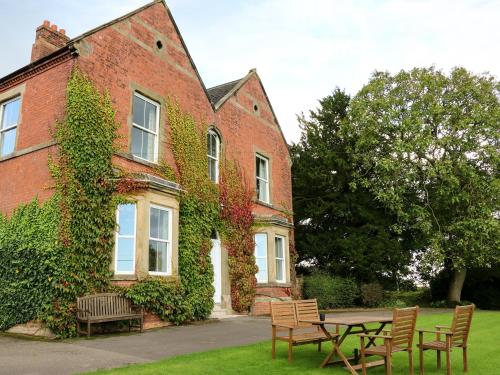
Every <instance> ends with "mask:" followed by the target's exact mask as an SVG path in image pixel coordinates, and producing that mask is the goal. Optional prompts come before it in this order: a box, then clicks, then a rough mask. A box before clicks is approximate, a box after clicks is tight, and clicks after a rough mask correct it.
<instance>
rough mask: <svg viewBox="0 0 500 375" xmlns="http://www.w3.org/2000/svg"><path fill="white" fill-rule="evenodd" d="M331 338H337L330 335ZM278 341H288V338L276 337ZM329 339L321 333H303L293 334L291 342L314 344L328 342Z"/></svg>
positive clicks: (332, 334)
mask: <svg viewBox="0 0 500 375" xmlns="http://www.w3.org/2000/svg"><path fill="white" fill-rule="evenodd" d="M331 336H332V337H336V336H338V334H336V333H331ZM276 338H277V339H278V340H284V341H288V336H278V337H276ZM329 340H330V339H329V338H328V337H326V336H325V334H324V333H323V332H319V331H318V332H303V333H294V334H293V336H292V341H293V342H294V343H306V342H314V341H329Z"/></svg>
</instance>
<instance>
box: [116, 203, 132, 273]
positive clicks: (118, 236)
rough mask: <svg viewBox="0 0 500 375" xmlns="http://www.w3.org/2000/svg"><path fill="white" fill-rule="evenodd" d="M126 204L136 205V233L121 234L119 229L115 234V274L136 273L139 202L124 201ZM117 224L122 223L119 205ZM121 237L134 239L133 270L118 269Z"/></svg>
mask: <svg viewBox="0 0 500 375" xmlns="http://www.w3.org/2000/svg"><path fill="white" fill-rule="evenodd" d="M124 204H133V205H134V234H133V235H132V236H131V235H120V230H119V229H118V230H117V231H116V234H115V270H114V273H115V275H135V260H136V254H137V249H136V247H137V245H136V242H137V203H136V202H130V203H124ZM116 224H117V225H120V210H119V207H117V208H116ZM119 238H129V239H130V238H132V239H133V240H134V241H133V243H134V251H133V254H134V256H133V259H134V261H133V262H132V271H118V239H119Z"/></svg>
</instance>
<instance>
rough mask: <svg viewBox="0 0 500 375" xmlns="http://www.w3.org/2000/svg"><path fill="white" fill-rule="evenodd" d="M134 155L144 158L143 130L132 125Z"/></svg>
mask: <svg viewBox="0 0 500 375" xmlns="http://www.w3.org/2000/svg"><path fill="white" fill-rule="evenodd" d="M132 155H135V156H140V157H141V158H142V130H140V129H138V128H136V127H135V126H133V127H132Z"/></svg>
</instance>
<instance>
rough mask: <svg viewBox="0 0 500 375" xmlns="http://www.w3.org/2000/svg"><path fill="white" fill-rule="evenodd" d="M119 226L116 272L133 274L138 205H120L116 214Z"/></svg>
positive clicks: (116, 246)
mask: <svg viewBox="0 0 500 375" xmlns="http://www.w3.org/2000/svg"><path fill="white" fill-rule="evenodd" d="M116 222H117V225H118V228H117V232H116V243H115V272H116V273H117V274H133V273H134V272H135V237H136V225H135V222H136V205H135V203H128V204H120V205H119V206H118V209H117V212H116Z"/></svg>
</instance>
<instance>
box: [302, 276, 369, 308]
mask: <svg viewBox="0 0 500 375" xmlns="http://www.w3.org/2000/svg"><path fill="white" fill-rule="evenodd" d="M303 295H304V298H316V299H317V300H318V307H319V308H320V309H331V308H338V307H351V306H354V304H355V301H356V299H357V298H358V297H359V288H358V286H357V284H356V282H355V281H354V280H352V279H344V278H342V277H335V276H330V275H328V274H326V273H322V272H316V273H314V274H312V275H310V276H306V277H304V285H303Z"/></svg>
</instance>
